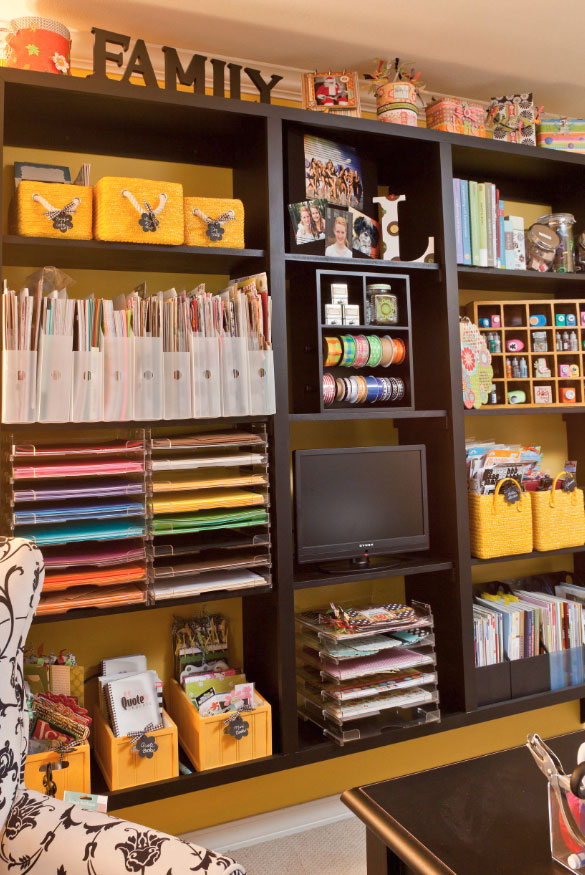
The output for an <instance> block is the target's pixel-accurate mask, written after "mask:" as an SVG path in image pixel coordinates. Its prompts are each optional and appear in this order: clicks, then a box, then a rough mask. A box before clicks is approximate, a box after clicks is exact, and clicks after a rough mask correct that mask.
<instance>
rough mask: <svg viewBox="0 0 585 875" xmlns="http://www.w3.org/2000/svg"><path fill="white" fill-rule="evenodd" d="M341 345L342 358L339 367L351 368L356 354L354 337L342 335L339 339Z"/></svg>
mask: <svg viewBox="0 0 585 875" xmlns="http://www.w3.org/2000/svg"><path fill="white" fill-rule="evenodd" d="M341 343H342V344H343V357H342V359H341V362H340V364H341V367H342V368H351V366H352V365H353V363H354V361H355V356H356V352H357V347H356V342H355V337H353V336H352V335H351V334H343V335H342V337H341Z"/></svg>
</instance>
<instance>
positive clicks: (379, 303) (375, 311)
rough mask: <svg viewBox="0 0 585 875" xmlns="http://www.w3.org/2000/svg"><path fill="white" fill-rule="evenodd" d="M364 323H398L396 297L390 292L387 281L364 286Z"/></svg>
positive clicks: (390, 288) (390, 287)
mask: <svg viewBox="0 0 585 875" xmlns="http://www.w3.org/2000/svg"><path fill="white" fill-rule="evenodd" d="M366 324H367V325H397V324H398V298H397V297H396V295H393V294H392V286H390V285H389V284H388V283H370V284H369V285H367V286H366Z"/></svg>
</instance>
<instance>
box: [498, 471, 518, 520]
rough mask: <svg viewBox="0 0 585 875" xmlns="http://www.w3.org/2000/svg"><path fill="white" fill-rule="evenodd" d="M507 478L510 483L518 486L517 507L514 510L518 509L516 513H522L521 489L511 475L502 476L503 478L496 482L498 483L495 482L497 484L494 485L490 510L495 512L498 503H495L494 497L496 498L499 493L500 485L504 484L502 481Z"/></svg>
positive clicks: (504, 481)
mask: <svg viewBox="0 0 585 875" xmlns="http://www.w3.org/2000/svg"><path fill="white" fill-rule="evenodd" d="M508 480H510V481H511V482H512V483H514V484H515V485H516V486H518V491H519V493H520V496H519V499H518V507H517V508H516V510H517V511H518V513H522V502H523V500H524V499H523V496H522V490H521V489H520V486H519V485H518V481H517V480H514V478H513V477H504V479H503V480H500V481H499V482H498V484H497V486H496V491H495V492H494V500H493V503H492V511H493V513H497V512H498V505H497V503H496V498H497V497H498V495H499V494H500V489H501V488H502V486H503V485H504V483H506V482H507V481H508Z"/></svg>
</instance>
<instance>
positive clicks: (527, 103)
mask: <svg viewBox="0 0 585 875" xmlns="http://www.w3.org/2000/svg"><path fill="white" fill-rule="evenodd" d="M537 116H538V111H537V109H536V107H535V105H534V102H533V100H532V93H531V92H527V93H525V94H508V95H506V96H504V97H492V102H491V105H490V108H489V110H488V119H489V125H490V127H491V129H492V133H493V137H494V140H503V141H505V142H508V143H520V144H521V145H523V146H536V119H537Z"/></svg>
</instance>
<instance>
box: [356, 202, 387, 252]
mask: <svg viewBox="0 0 585 875" xmlns="http://www.w3.org/2000/svg"><path fill="white" fill-rule="evenodd" d="M349 214H350V217H351V220H352V235H351V250H352V253H353V257H354V258H379V257H380V235H381V228H380V224H379V222H376V221H375V220H374V219H370V217H369V216H365V215H364V214H363V213H360V212H359V210H354V209H350V211H349Z"/></svg>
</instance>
